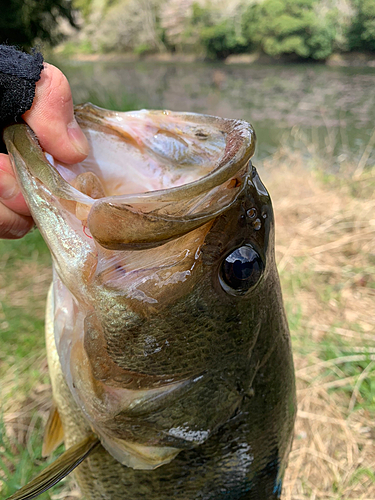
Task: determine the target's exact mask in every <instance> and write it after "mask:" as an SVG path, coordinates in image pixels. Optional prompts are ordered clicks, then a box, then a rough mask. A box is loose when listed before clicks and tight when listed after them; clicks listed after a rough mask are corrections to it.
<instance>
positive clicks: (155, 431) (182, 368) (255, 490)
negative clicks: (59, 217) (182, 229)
mask: <svg viewBox="0 0 375 500" xmlns="http://www.w3.org/2000/svg"><path fill="white" fill-rule="evenodd" d="M241 175H242V177H241V176H239V177H240V179H241V182H242V184H243V186H244V187H243V189H242V190H240V191H239V193H238V195H237V197H236V198H235V200H234V201H233V202H232V203H231V205H230V206H229V207H228V208H227V209H226V210H224V211H222V212H221V213H220V214H219V215H217V216H216V217H214V218H213V219H211V221H210V222H208V223H207V224H206V226H203V228H205V229H196V230H195V231H197V233H189V234H197V236H198V233H199V231H201V233H199V234H200V237H201V238H203V240H202V245H200V251H199V255H198V257H197V258H196V259H195V261H194V272H193V273H192V276H191V279H189V280H187V281H188V283H187V284H186V285H185V284H183V286H181V287H180V288H181V290H180V291H179V292H178V293H174V294H172V297H169V298H168V299H165V300H166V302H165V303H164V305H163V306H162V307H160V308H159V306H158V304H156V305H154V304H151V305H148V306H147V307H146V312H144V311H145V309H144V305H142V304H141V305H139V304H138V305H137V306H134V307H133V304H134V300H133V301H130V302H129V297H128V295H127V294H126V293H125V292H124V293H123V294H122V293H121V291H119V289H118V288H117V289H116V287H114V285H113V282H111V283H110V285H109V284H108V282H107V281H106V278H105V274H100V273H99V274H98V272H96V275H95V279H94V281H92V282H91V285H92V284H94V285H95V286H93V287H91V290H90V300H91V301H92V302H93V303H94V304H95V308H94V310H93V309H90V308H89V309H88V310H87V311H86V313H85V315H84V318H83V317H81V316H82V315H81V316H80V315H79V314H78V315H77V317H76V316H74V315H73V314H68V315H67V316H66V317H65V318H64V320H63V321H62V322H65V323H64V328H66V330H67V331H68V330H69V328H70V327H69V322H71V323H74V324H77V325H78V326H77V328H81V329H82V331H84V332H85V333H84V337H85V338H84V346H85V352H86V355H87V358H88V359H89V363H88V364H89V365H90V367H91V370H92V372H91V373H93V374H94V379H95V380H96V381H100V383H102V384H104V385H105V384H107V386H109V387H110V388H112V389H111V390H112V391H113V390H116V389H117V388H123V387H127V388H128V389H129V390H131V391H137V390H138V391H139V390H142V389H143V388H146V389H153V390H154V389H157V388H158V387H163V386H166V387H172V386H173V384H177V386H176V388H173V390H170V391H166V392H163V393H161V394H158V395H157V396H156V397H152V398H149V397H148V398H144V399H142V401H141V402H140V403H139V404H136V405H134V404H133V405H130V406H128V407H124V408H122V410H121V411H118V412H117V413H116V414H111V415H108V418H106V415H105V412H104V413H103V411H101V408H99V409H98V408H90V404H91V403H90V402H89V403H87V401H83V406H82V400H81V399H80V398H79V397H73V395H72V392H74V387H73V386H72V382H70V383H69V380H68V383H67V375H66V373H63V371H64V370H62V365H64V363H63V362H62V361H61V353H60V358H59V354H58V352H57V350H56V344H55V334H56V324H57V323H56V311H59V310H62V309H63V306H64V307H65V306H66V305H67V304H68V305H69V304H73V303H77V300H78V303H79V301H80V300H81V301H83V300H86V301H87V296H86V298H85V294H84V291H85V290H84V291H82V290H78V288H77V289H76V290H73V293H71V292H69V290H67V289H66V287H65V285H64V283H63V281H64V280H65V281H67V282H69V274H70V273H71V271H69V270H67V269H66V268H65V267H66V264H65V267H64V262H62V261H61V257H59V256H58V255H57V250H56V249H55V250H54V252H55V253H54V255H55V261H56V265H57V269H58V272H59V275H60V277H58V276H55V280H54V289H53V291H52V293H51V295H50V298H49V305H48V308H47V321H46V326H47V328H46V338H47V351H48V357H49V367H50V372H51V379H52V385H53V394H54V398H55V402H56V404H57V407H58V409H59V413H60V417H61V420H62V423H63V428H64V432H65V443H66V445H67V446H72V445H74V444H76V443H78V442H80V441H81V440H83V439H84V438H86V437H87V436H88V435H90V434H92V431H93V428H94V430H98V431H99V432H100V431H102V429H103V428H105V431H106V433H109V434H110V435H111V437H112V438H113V439H116V438H119V439H125V440H126V441H127V442H130V443H132V442H135V443H141V444H143V445H146V444H148V445H150V444H154V445H158V446H164V447H166V448H167V449H168V448H172V449H174V448H175V449H177V450H182V451H180V452H179V453H178V454H177V456H176V457H175V458H174V459H173V460H172V461H171V462H170V463H167V464H164V465H162V466H160V467H158V468H157V469H155V470H152V471H148V470H135V469H133V468H130V467H126V466H124V465H121V464H120V463H119V461H117V460H115V459H114V458H113V457H112V456H111V455H110V454H109V453H108V451H106V450H105V449H104V448H103V447H99V448H98V449H96V450H95V451H93V452H92V454H91V455H90V456H89V457H88V458H87V459H86V460H85V462H83V463H82V464H81V465H80V466H79V467H78V469H77V471H76V477H77V480H78V483H79V485H80V487H81V489H82V491H83V493H84V495H85V496H86V497H87V498H90V499H99V498H100V499H103V498H105V499H108V500H112V499H113V500H117V499H120V498H121V499H122V498H129V499H131V500H133V499H134V500H138V499H140V498H142V499H143V498H145V497H147V498H152V499H155V500H164V499H165V500H166V499H171V498H182V499H185V500H193V499H196V498H201V499H218V498H220V499H221V498H222V499H228V500H229V499H242V498H244V499H245V498H248V499H253V498H254V499H255V498H256V499H258V500H268V499H270V500H271V499H273V498H279V496H280V489H281V482H282V477H283V473H284V470H285V467H286V464H287V456H288V452H289V449H290V445H291V439H292V431H293V423H294V416H295V386H294V374H293V361H292V355H291V346H290V340H289V332H288V326H287V322H286V319H285V313H284V310H283V305H282V297H281V291H280V285H279V279H278V275H277V269H276V264H275V257H274V220H273V212H272V206H271V201H270V198H269V196H268V193H267V191H266V189H265V188H264V186H263V185H262V183H261V181H260V179H259V177H258V175H257V173H256V171H255V169H252V168H251V166H250V167H248V170H247V171H246V170H245V171H244V170H243V171H242V174H241ZM27 182H30V181H29V180H27V181H25V183H24V184H27ZM238 182H240V181H238ZM59 189H60V190H61V191H64V189H65V187H64V186H63V187H61V186H60V187H59ZM35 199H36V198H35V197H34V198H33V200H31V203H34V204H35V210H40V208H39V207H38V206H37V205H38V203H37V202H36V201H35ZM43 203H44V205H45V201H44V202H43ZM43 203H42V204H41V205H43ZM64 224H65V222H64ZM41 225H42V226H43V222H42V223H41ZM63 227H64V228H65V225H63ZM41 229H42V230H43V227H42V228H41ZM64 230H65V229H64ZM202 231H203V233H202ZM66 233H67V234H70V235H71V236H72V237H76V238H78V237H77V233H76V232H72V233H69V230H68V229H66ZM189 234H187V235H186V236H182V237H181V238H186V240H183V241H186V242H188V241H189V244H191V240H189ZM202 234H203V236H202ZM48 239H50V238H48V237H47V240H48ZM78 240H79V238H78ZM179 241H181V239H177V240H176V243H173V241H172V242H170V243H166V244H163V245H162V246H161V247H159V249H156V250H155V251H160V250H161V249H164V251H166V252H168V251H172V250H173V248H174V246H173V245H175V244H176V245H178V244H179V243H178V242H179ZM77 243H78V244H79V241H78V242H77ZM50 245H51V243H50ZM168 245H169V246H168ZM246 245H248V246H249V245H251V247H252V248H253V249H255V250H256V251H257V252H258V254H259V255H260V257H261V259H262V261H263V262H264V263H265V270H264V273H263V275H262V277H261V279H260V280H259V282H258V283H257V284H256V286H254V288H253V289H250V290H249V292H248V293H246V294H243V295H241V294H232V293H230V291H228V290H225V287H224V288H223V283H222V281H221V280H220V273H221V272H222V271H221V270H222V265H223V260H224V259H225V257H226V256H228V255H229V254H230V253H231V252H233V251H235V250H236V249H237V248H241V247H243V246H246ZM73 247H74V244H73ZM171 249H172V250H171ZM147 251H148V250H147ZM80 252H81V253H80V255H79V256H78V257H80V258H81V259H82V258H84V259H87V256H88V255H89V254H90V246H89V244H88V243H87V249H86V250H85V248H83V249H82V248H81V250H80ZM116 255H118V254H116ZM155 255H156V254H155ZM74 257H75V260H74V258H72V261H74V262H75V263H76V264H75V265H79V259H77V258H76V256H74ZM116 269H117V268H116ZM111 272H112V274H113V273H114V272H115V271H113V270H112V271H111ZM118 272H119V273H120V274H121V271H118ZM111 276H112V275H111ZM89 279H91V278H89ZM95 280H96V281H95ZM83 288H84V287H83ZM59 290H60V292H59ZM61 290H62V292H61ZM176 290H177V288H176ZM86 291H87V289H86ZM64 301H66V302H64ZM69 301H70V302H69ZM67 310H70V311H73V310H74V308H73V305H69V307H68V308H67ZM80 322H81V323H80ZM124 325H125V326H124ZM150 332H152V335H150ZM150 337H152V338H151V339H150ZM166 341H167V343H166ZM103 346H104V347H105V349H103ZM129 346H131V349H130V348H129ZM160 347H161V348H160ZM100 358H102V361H103V360H104V362H101V361H100ZM77 360H78V361H79V359H78V358H77ZM85 363H87V360H86V358H85V360H84V363H83V364H82V366H85ZM90 363H91V364H90ZM76 366H79V367H80V368H81V365H80V363H79V362H77V363H76ZM108 366H109V367H111V369H112V368H113V370H112V371H108V370H107V368H108ZM72 369H73V371H74V367H73V368H72ZM77 373H78V372H77ZM129 373H130V375H129ZM141 375H142V376H141ZM77 376H78V375H77ZM95 383H97V382H95ZM98 383H99V382H98ZM95 387H100V386H99V385H96V386H95ZM81 397H84V396H81ZM85 404H86V406H85ZM88 412H89V413H88ZM90 412H91V413H90ZM93 415H94V416H95V417H96V420H98V419H99V420H100V426H99V427H98V428H97V429H95V425H96V424H97V422H96V420H95V419H94V417H93ZM98 425H99V424H98ZM103 444H104V443H103Z"/></svg>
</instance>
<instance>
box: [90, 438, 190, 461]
mask: <svg viewBox="0 0 375 500" xmlns="http://www.w3.org/2000/svg"><path fill="white" fill-rule="evenodd" d="M99 438H100V441H101V444H102V446H103V448H105V449H106V450H107V451H108V453H110V454H111V455H112V456H113V457H114V458H115V459H116V460H117V461H118V462H120V463H121V464H122V465H125V466H126V467H130V468H132V469H139V470H153V469H156V468H157V467H160V466H161V465H164V464H168V463H169V462H171V461H172V460H173V459H174V458H175V457H176V455H177V454H178V453H179V452H180V451H181V450H180V449H178V448H172V447H169V446H145V445H141V444H138V443H131V442H129V441H125V440H123V439H118V438H115V437H112V436H108V435H104V434H103V432H100V434H99Z"/></svg>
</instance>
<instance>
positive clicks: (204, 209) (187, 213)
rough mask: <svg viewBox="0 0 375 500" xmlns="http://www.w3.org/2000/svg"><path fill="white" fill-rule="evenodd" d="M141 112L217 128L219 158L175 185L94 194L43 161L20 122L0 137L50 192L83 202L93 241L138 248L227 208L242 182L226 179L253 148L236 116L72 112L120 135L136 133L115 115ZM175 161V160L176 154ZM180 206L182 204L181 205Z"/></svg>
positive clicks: (250, 134)
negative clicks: (231, 182) (231, 183)
mask: <svg viewBox="0 0 375 500" xmlns="http://www.w3.org/2000/svg"><path fill="white" fill-rule="evenodd" d="M146 113H149V114H150V115H151V116H157V115H159V116H160V115H161V116H163V115H166V120H167V118H168V117H170V118H171V123H169V122H168V121H167V122H166V121H164V122H163V120H160V127H162V126H163V123H164V127H165V128H163V130H166V131H168V126H173V124H175V123H176V124H178V123H180V122H183V121H184V122H186V124H187V127H188V130H189V131H190V128H189V127H193V130H194V127H195V126H196V125H206V126H207V127H208V126H210V127H211V128H210V129H209V130H215V131H216V132H215V133H216V134H220V133H222V134H223V135H224V136H225V146H224V144H223V152H222V154H221V156H220V158H217V159H216V160H214V159H211V160H209V161H210V162H211V163H210V165H211V164H212V168H211V169H210V171H209V172H208V173H206V175H202V176H201V177H198V178H196V179H195V180H193V181H190V182H186V183H184V184H182V185H180V186H173V187H169V188H167V189H157V190H153V191H147V192H143V193H142V192H141V193H135V194H116V195H113V196H105V197H102V198H99V199H96V200H95V199H93V198H91V197H90V196H88V195H86V194H84V193H82V192H81V191H79V190H78V189H76V188H75V187H73V186H72V185H71V184H70V183H69V182H67V181H66V180H65V179H64V178H63V177H62V175H61V174H60V173H59V172H58V170H57V169H56V168H55V167H54V166H53V165H52V164H51V163H50V162H49V161H48V159H47V158H46V156H45V154H44V153H43V151H42V149H41V148H40V146H39V143H38V141H37V139H36V137H35V134H34V133H33V132H32V131H31V129H29V128H28V126H27V125H26V124H23V125H22V124H18V125H13V126H11V127H8V129H6V131H5V136H4V137H5V142H6V143H7V146H8V144H9V147H10V150H12V152H14V154H17V155H18V156H19V157H21V159H22V160H23V163H24V165H25V168H26V169H28V172H29V175H30V176H32V177H33V178H36V179H37V180H38V181H39V182H41V184H42V185H43V187H44V188H45V189H47V190H48V191H49V192H50V194H51V195H52V196H56V197H57V198H61V199H62V200H69V201H74V202H76V203H79V205H80V206H81V205H83V206H85V207H86V208H85V209H84V208H82V207H80V208H79V210H80V211H81V213H84V215H83V216H82V219H81V217H80V218H79V222H81V221H82V224H83V225H84V227H85V228H86V227H87V228H88V229H89V231H90V233H91V236H92V237H93V238H94V240H95V241H96V242H97V243H98V244H99V245H101V246H102V247H104V248H106V249H109V250H142V249H146V248H153V247H156V246H159V245H162V244H164V243H166V242H168V241H171V240H173V239H175V238H178V237H180V236H182V235H184V234H186V233H188V232H190V231H192V230H194V229H197V228H198V227H201V226H202V225H204V224H205V223H208V222H210V221H211V220H213V219H214V218H216V217H217V216H219V215H221V213H223V212H225V211H226V210H228V209H229V208H230V207H231V206H232V205H233V203H234V202H235V200H236V198H237V196H238V194H239V192H240V191H241V189H243V188H244V186H243V185H242V184H241V183H240V187H238V186H237V185H235V189H229V184H228V186H227V185H226V182H227V181H229V180H230V179H235V178H236V176H237V177H238V175H240V176H243V174H244V172H245V170H246V171H247V169H248V164H249V161H250V158H251V156H252V155H253V153H254V149H255V133H254V130H253V128H252V126H251V125H250V124H249V123H247V122H245V121H242V120H233V119H224V118H219V117H214V116H208V115H199V114H195V113H178V112H170V111H168V112H166V111H164V112H163V111H151V112H149V111H146V110H142V111H137V112H130V113H118V112H114V111H108V110H104V109H102V108H98V107H96V106H93V105H92V104H89V103H88V104H84V105H81V106H78V107H77V108H76V117H77V120H78V121H79V122H80V124H81V127H82V128H83V129H84V128H85V126H87V124H88V125H89V126H90V127H93V128H94V127H95V126H96V127H100V131H102V130H103V128H104V129H105V132H106V133H107V134H108V135H110V134H113V133H115V134H117V135H121V131H122V135H123V136H124V138H123V140H124V141H126V139H125V136H126V137H130V138H131V139H132V140H133V139H134V137H136V128H137V125H135V126H134V129H132V131H131V132H132V133H131V134H129V132H128V131H126V126H123V128H120V127H119V125H117V128H116V123H115V122H116V120H117V123H119V115H120V114H121V115H122V116H125V118H126V116H132V117H136V116H139V117H140V118H139V123H140V124H141V123H142V121H141V119H142V115H145V114H146ZM110 119H113V120H112V121H113V123H112V122H111V123H109V122H110ZM121 120H122V118H121ZM121 120H120V121H121ZM155 120H156V119H155ZM124 123H125V121H124ZM135 123H137V122H135ZM143 123H144V122H143ZM155 123H157V120H156V122H155ZM171 124H172V125H171ZM189 133H190V132H189ZM25 138H26V140H25ZM147 140H148V139H146V140H145V141H144V142H142V144H144V147H145V148H146V149H147V148H148V147H149V146H147ZM8 149H9V148H8ZM176 162H177V164H178V160H176ZM240 172H241V174H240ZM235 184H236V183H235ZM226 188H228V189H226ZM137 204H138V205H137ZM153 204H154V205H153ZM181 206H183V207H184V208H183V210H181ZM140 207H141V208H140ZM142 207H143V208H142ZM149 207H154V208H149ZM155 207H157V208H155ZM183 212H184V213H183ZM113 221H115V223H113Z"/></svg>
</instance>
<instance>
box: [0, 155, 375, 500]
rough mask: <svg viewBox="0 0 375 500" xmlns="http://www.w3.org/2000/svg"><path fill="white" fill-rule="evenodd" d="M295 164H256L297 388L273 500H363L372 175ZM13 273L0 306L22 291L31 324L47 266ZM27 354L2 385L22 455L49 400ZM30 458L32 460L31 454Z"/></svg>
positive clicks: (369, 489)
mask: <svg viewBox="0 0 375 500" xmlns="http://www.w3.org/2000/svg"><path fill="white" fill-rule="evenodd" d="M305 163H306V161H305V160H303V158H302V156H301V154H300V153H298V152H297V153H293V152H292V151H291V150H288V149H281V150H279V151H278V153H276V155H275V156H274V157H272V158H270V159H268V160H267V161H265V162H264V165H263V166H264V168H265V169H266V172H267V175H266V177H269V179H268V181H267V183H266V184H267V186H268V188H269V189H270V191H271V194H272V197H273V202H274V206H275V207H276V227H277V258H278V263H279V269H280V274H281V279H282V283H283V290H284V298H285V304H286V308H287V312H288V317H289V321H290V326H291V332H292V337H293V344H294V353H295V365H296V375H297V387H298V407H299V411H298V417H297V421H296V428H295V439H294V445H293V450H292V452H291V455H290V460H289V468H288V470H287V474H286V477H285V482H284V494H283V498H284V499H285V500H307V499H309V500H318V499H319V500H328V499H329V500H331V499H337V500H338V499H345V500H349V499H350V500H360V499H361V500H365V499H367V500H370V499H372V500H373V499H374V498H375V473H374V471H375V433H374V430H373V421H374V420H373V419H374V414H375V335H374V323H375V320H374V310H375V308H374V306H375V283H374V276H375V255H374V248H375V219H374V213H375V199H374V197H373V186H374V178H375V176H374V171H373V170H372V173H371V172H370V173H366V172H362V171H361V172H359V171H358V169H357V171H356V173H355V179H354V178H353V176H352V179H350V176H348V177H347V178H346V179H345V178H343V179H341V180H337V179H334V178H331V177H329V176H323V175H322V174H319V173H317V171H316V170H314V171H313V172H312V173H311V172H310V171H309V170H308V169H306V164H305ZM280 165H284V166H285V168H284V167H280ZM361 168H362V167H361ZM314 172H315V173H314ZM352 172H355V168H353V169H352ZM0 265H1V259H0ZM15 272H16V273H17V276H18V279H17V280H15V281H11V282H9V283H5V282H3V290H2V292H1V297H0V300H1V299H4V297H5V299H6V298H7V297H8V299H9V298H10V299H11V300H12V301H13V302H14V301H15V303H16V305H17V307H19V310H20V311H22V310H23V309H24V308H27V307H30V299H29V298H27V297H29V296H30V291H31V292H32V293H33V295H34V302H35V297H38V299H37V303H35V310H36V314H37V316H40V314H41V313H40V304H41V303H42V302H44V297H45V293H46V288H47V282H48V280H49V274H48V265H46V264H45V265H44V267H43V269H41V268H40V266H38V265H37V264H35V265H33V266H30V264H29V263H27V264H22V262H20V263H19V265H18V267H17V269H16V270H15ZM23 277H25V279H26V280H27V282H25V281H23ZM15 283H16V284H15ZM0 313H1V310H0ZM0 320H1V318H0ZM2 321H3V322H4V321H7V319H6V317H4V318H2ZM0 323H1V321H0ZM33 356H34V358H31V359H26V360H24V361H23V362H22V363H21V362H19V361H17V363H15V364H14V365H13V366H11V364H10V363H9V364H8V370H7V374H6V375H5V378H3V381H2V394H1V396H2V399H3V410H5V415H4V419H5V426H6V429H7V433H8V437H9V438H11V440H13V441H15V442H17V443H21V445H23V446H24V447H28V446H29V447H30V446H31V445H30V434H31V433H33V432H36V433H37V435H38V436H41V434H42V427H43V422H45V420H46V418H47V409H48V406H49V401H50V388H49V385H48V382H46V370H47V368H46V364H45V358H44V354H43V352H42V353H41V351H40V350H39V351H36V352H35V353H34V354H33ZM9 359H10V358H9V356H8V358H6V359H5V361H7V360H8V362H9ZM31 370H34V371H35V370H37V376H35V375H34V378H33V379H32V380H33V384H32V387H31V388H30V390H28V393H27V394H26V393H25V391H24V390H21V388H22V387H23V386H25V387H27V384H25V381H26V379H27V378H29V377H30V371H31ZM3 373H4V372H3ZM15 387H16V388H17V390H15ZM38 421H39V423H38V425H36V423H37V422H38ZM38 439H39V437H38ZM16 452H17V450H16V449H15V453H16ZM29 452H30V453H29V454H30V456H32V457H35V450H32V449H31V450H29ZM0 479H1V472H0ZM0 485H1V481H0ZM53 491H54V493H51V498H53V499H56V500H57V499H60V498H72V499H73V498H79V492H78V490H77V489H75V487H74V484H73V482H72V481H71V482H70V483H69V484H66V486H64V488H63V489H60V490H59V491H57V492H56V490H53ZM0 496H1V487H0ZM44 498H48V496H46V497H44Z"/></svg>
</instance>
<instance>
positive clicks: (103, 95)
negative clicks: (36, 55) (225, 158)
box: [58, 61, 375, 161]
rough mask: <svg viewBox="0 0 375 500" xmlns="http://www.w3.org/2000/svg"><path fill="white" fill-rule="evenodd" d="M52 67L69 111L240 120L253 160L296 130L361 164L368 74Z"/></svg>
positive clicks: (373, 101) (372, 116) (367, 130)
mask: <svg viewBox="0 0 375 500" xmlns="http://www.w3.org/2000/svg"><path fill="white" fill-rule="evenodd" d="M58 65H59V67H60V68H61V69H62V70H63V71H64V72H65V74H66V75H67V76H68V79H69V81H70V83H71V86H72V89H73V97H74V100H75V102H76V103H78V102H85V101H88V100H91V101H92V102H95V103H96V104H99V105H104V106H106V107H112V108H116V107H117V108H119V109H120V108H126V109H132V108H134V107H135V108H139V107H145V108H153V109H170V110H173V111H194V112H198V113H207V114H212V115H218V116H223V117H228V118H242V119H245V120H247V121H249V122H251V123H252V124H253V126H254V127H255V130H256V133H257V136H258V146H257V156H258V157H264V156H265V155H268V154H270V153H272V152H273V151H274V150H275V149H276V148H277V146H278V145H279V144H280V143H281V142H283V141H285V140H286V138H287V137H290V131H291V129H292V130H295V129H296V128H298V129H301V130H303V131H304V132H306V136H307V138H308V140H312V141H315V142H317V143H318V144H320V145H321V147H322V148H323V147H324V145H326V143H327V141H330V142H331V143H332V144H334V148H335V153H336V155H337V156H339V155H340V154H343V153H345V152H348V151H350V152H351V153H355V154H356V156H358V157H360V155H361V154H362V152H363V150H364V148H365V146H366V145H367V144H368V141H369V139H370V137H371V135H372V133H373V130H374V123H375V91H374V89H375V68H341V67H339V68H331V67H326V66H324V65H318V64H295V65H281V64H280V65H279V64H275V65H268V66H267V65H242V64H241V65H225V64H223V63H218V64H210V63H165V62H149V61H140V62H132V63H130V62H79V63H77V62H66V61H65V62H64V63H59V64H58ZM373 157H375V155H373ZM370 161H371V158H370Z"/></svg>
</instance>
